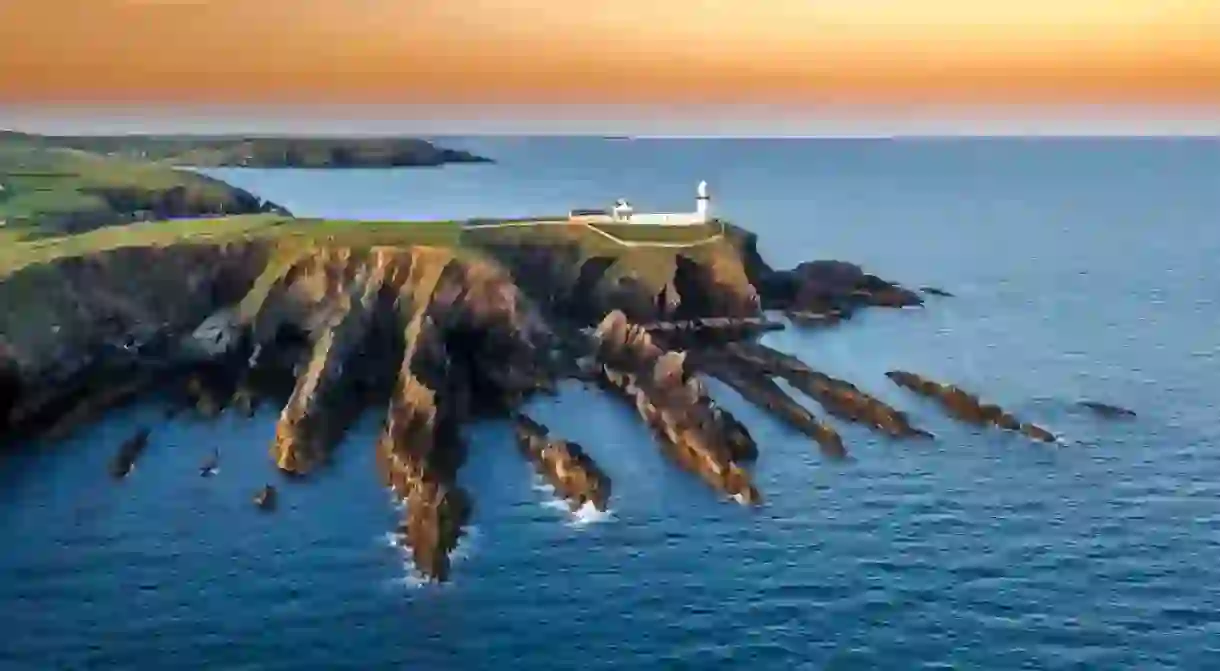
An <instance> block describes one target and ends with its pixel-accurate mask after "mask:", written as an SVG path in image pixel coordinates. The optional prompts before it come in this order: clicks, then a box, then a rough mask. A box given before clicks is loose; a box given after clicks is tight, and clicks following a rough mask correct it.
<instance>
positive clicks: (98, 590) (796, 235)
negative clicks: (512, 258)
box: [0, 138, 1220, 671]
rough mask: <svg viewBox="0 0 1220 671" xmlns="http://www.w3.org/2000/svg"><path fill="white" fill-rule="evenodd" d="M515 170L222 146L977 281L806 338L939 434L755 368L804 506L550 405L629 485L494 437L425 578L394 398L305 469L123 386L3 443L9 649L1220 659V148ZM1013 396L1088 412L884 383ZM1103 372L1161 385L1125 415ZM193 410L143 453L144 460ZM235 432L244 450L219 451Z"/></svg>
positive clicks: (577, 660) (261, 182) (882, 270)
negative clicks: (547, 474) (262, 507)
mask: <svg viewBox="0 0 1220 671" xmlns="http://www.w3.org/2000/svg"><path fill="white" fill-rule="evenodd" d="M447 143H448V144H450V145H456V146H460V147H463V148H469V149H472V150H475V151H480V152H483V153H485V154H487V155H490V156H493V157H495V158H496V159H498V160H499V163H498V164H496V165H472V166H452V167H447V168H444V169H438V170H392V171H361V170H354V171H344V172H335V171H284V172H276V171H244V170H217V171H213V172H214V174H217V175H219V176H221V177H222V178H224V179H226V180H229V181H231V182H233V183H235V184H237V185H239V186H243V187H246V188H249V189H252V190H254V191H255V192H257V193H258V194H260V195H262V196H264V197H267V198H269V199H271V200H274V201H276V202H279V203H281V204H283V205H286V206H287V207H289V208H290V209H292V210H293V211H294V212H295V213H297V214H298V215H316V216H337V217H358V218H395V219H399V218H411V219H415V218H421V219H422V218H462V217H473V216H515V215H521V216H526V215H533V214H547V213H556V212H564V211H566V210H567V209H569V208H572V207H582V206H589V205H601V204H603V203H605V202H607V201H609V200H612V199H613V198H615V197H618V196H627V197H629V198H631V199H632V200H633V202H634V203H635V204H636V205H637V208H639V209H646V208H647V209H652V208H656V209H665V210H672V209H678V208H686V207H688V206H689V205H690V201H691V199H692V198H693V195H694V194H693V192H694V185H695V184H696V183H697V182H698V181H699V180H700V179H707V180H708V181H709V182H710V183H711V185H712V188H713V195H714V198H715V206H716V207H717V208H719V209H720V212H721V213H722V214H724V215H725V216H728V217H730V218H732V219H733V220H734V221H736V222H738V223H740V224H742V225H744V226H746V227H748V228H751V229H753V230H755V231H756V232H758V233H759V234H760V236H761V245H760V246H761V249H762V251H763V253H764V255H765V256H766V257H767V258H768V259H769V260H770V261H771V262H772V263H773V264H774V265H777V266H787V265H791V264H794V263H797V262H799V261H802V260H807V259H813V258H839V259H845V260H852V261H857V262H860V263H862V264H864V265H865V266H867V267H868V268H869V269H870V270H873V271H874V272H877V273H878V274H880V275H882V276H884V277H887V278H891V279H895V280H898V281H901V282H904V283H907V284H910V285H915V286H918V285H925V284H929V285H936V286H940V287H943V288H945V289H948V290H950V291H952V292H954V293H956V294H957V297H956V298H952V299H940V300H930V301H929V304H928V306H927V308H926V309H923V310H901V311H882V310H874V311H868V312H866V313H864V314H863V315H862V316H860V317H859V318H857V319H855V320H853V321H851V322H850V323H847V324H844V325H842V327H840V328H837V329H834V330H827V331H820V332H817V333H808V332H805V333H803V332H799V331H795V330H789V331H784V332H781V333H777V334H773V335H771V336H768V338H767V341H768V342H769V343H770V344H771V345H773V346H775V347H778V348H780V349H783V350H786V351H790V352H793V353H796V354H798V355H800V356H801V357H802V358H804V359H806V360H807V361H809V362H810V363H811V364H813V365H815V366H817V367H819V368H822V369H824V370H826V371H828V372H830V373H832V374H836V375H839V376H841V377H844V378H847V379H849V380H852V381H853V382H855V383H857V384H858V385H860V386H861V387H863V388H865V389H867V390H869V391H871V392H873V393H875V394H877V395H878V396H880V397H882V398H884V399H886V400H888V401H890V402H891V403H893V404H895V405H897V406H899V407H901V408H903V409H907V410H909V411H910V412H911V413H912V414H913V416H914V417H915V419H916V420H917V421H918V423H919V424H920V425H922V426H926V427H928V428H930V429H931V430H933V431H934V432H935V433H936V434H937V436H938V439H937V440H936V441H935V442H932V443H895V442H892V441H889V440H886V439H884V438H881V437H878V436H876V435H874V434H872V433H870V432H868V431H866V430H863V429H860V428H858V427H854V426H842V425H837V426H838V427H839V428H840V430H841V431H842V433H843V435H844V438H845V440H846V441H847V443H848V445H849V448H850V450H851V452H852V454H853V456H854V459H853V460H852V461H850V462H847V463H830V462H827V461H824V460H823V459H822V458H820V457H819V455H818V451H817V449H816V446H814V445H813V444H811V443H810V441H809V440H807V439H805V438H802V437H800V436H797V435H794V434H792V433H791V432H789V431H787V430H786V429H784V428H783V427H782V426H780V425H778V424H776V423H775V422H774V421H772V420H771V419H769V418H768V417H766V416H765V415H763V414H762V413H761V412H759V411H757V410H756V409H754V408H752V407H750V406H748V405H746V404H745V403H744V402H743V401H742V400H741V399H740V398H739V397H737V396H735V395H734V394H733V392H731V391H729V390H727V389H725V388H723V387H720V386H718V385H715V384H713V385H712V386H713V390H714V392H715V393H716V395H717V397H718V398H719V399H721V400H722V402H723V404H724V405H726V406H727V407H729V408H730V409H731V410H733V411H734V412H735V413H736V414H737V415H738V416H739V417H740V418H741V419H743V420H744V421H745V422H747V424H748V425H749V426H750V427H751V430H752V431H753V432H754V434H755V437H756V438H757V439H758V442H759V444H760V447H761V451H762V456H761V458H760V459H759V461H758V463H757V466H756V468H755V476H756V480H757V482H758V485H759V487H760V488H761V489H762V491H763V492H764V494H765V495H766V497H767V503H766V505H765V506H764V507H762V508H761V509H759V510H757V511H750V510H746V509H743V508H740V507H738V506H736V505H733V504H731V503H726V502H724V501H721V500H718V499H717V497H715V496H714V495H713V494H712V493H711V492H710V491H708V490H707V489H706V488H704V487H703V486H702V485H701V484H700V483H699V482H698V481H697V480H695V479H694V478H693V477H691V476H689V475H687V474H685V473H683V472H681V471H679V470H677V469H675V468H673V467H671V466H670V465H669V464H668V463H667V462H665V460H664V459H663V458H662V456H661V455H660V453H659V452H658V450H657V449H656V446H655V444H654V443H653V440H652V438H651V436H650V435H649V433H648V431H647V430H646V429H645V428H644V427H643V426H641V424H640V422H639V421H638V420H637V419H636V418H635V417H634V416H633V414H632V412H631V411H630V410H629V409H628V408H625V407H623V406H621V405H619V404H618V403H617V402H615V401H614V400H613V399H609V398H606V397H604V396H602V395H600V394H598V393H597V392H595V391H591V390H586V389H584V388H582V387H580V386H579V385H574V386H572V387H570V388H568V389H566V390H565V393H564V394H562V395H561V396H560V397H559V398H558V399H546V400H539V401H536V402H535V403H534V404H533V408H532V410H533V412H534V414H535V416H536V417H537V418H538V419H540V420H541V421H543V422H544V423H547V424H549V425H550V426H551V428H552V430H553V431H554V432H556V433H557V434H559V435H562V436H565V437H568V438H571V439H575V440H578V441H580V442H581V443H583V444H584V445H585V446H586V448H587V450H588V451H589V452H590V453H591V454H592V455H593V456H594V457H595V458H596V459H597V460H598V461H599V462H600V463H601V464H602V465H603V467H604V468H605V469H606V470H607V472H608V473H609V474H610V476H611V477H612V478H613V479H614V489H615V494H614V499H613V500H612V509H613V512H612V514H611V515H610V516H608V517H607V518H605V519H595V520H582V519H577V518H573V517H572V516H571V515H570V514H569V513H568V512H566V511H565V510H561V509H557V508H556V507H555V506H553V505H550V504H549V503H548V501H549V496H548V494H547V493H546V492H545V491H544V490H543V488H541V487H539V486H538V485H537V483H536V482H535V481H534V479H533V478H532V477H531V471H530V469H529V468H528V467H527V466H526V465H525V464H524V463H522V461H521V460H520V458H519V457H518V456H517V454H516V453H515V451H514V450H513V449H512V446H511V442H510V435H509V431H508V427H507V426H506V425H505V424H503V423H485V424H480V425H477V426H472V427H470V428H469V430H468V431H467V435H468V438H469V439H470V442H471V445H472V449H471V455H470V460H469V461H468V464H467V465H466V466H465V467H464V470H463V471H462V474H461V477H462V480H463V482H464V484H465V485H466V486H467V487H468V488H469V489H470V491H471V492H472V493H473V495H474V496H475V499H476V500H475V505H476V511H475V516H474V525H475V527H474V531H473V533H472V535H471V537H470V538H468V539H467V540H464V541H463V544H462V546H461V547H460V548H459V553H458V554H459V557H458V560H457V562H456V566H455V571H454V574H455V579H454V581H453V582H452V583H451V584H447V585H443V586H425V585H420V584H419V583H418V582H417V581H415V580H413V579H412V577H411V575H410V572H409V567H407V566H404V559H403V557H402V556H401V554H399V552H398V551H396V550H395V549H393V548H392V547H391V545H390V543H389V542H388V540H387V538H386V532H387V531H388V530H390V529H391V528H392V527H393V525H394V523H395V520H396V516H397V513H396V511H395V509H394V506H393V505H392V504H391V502H390V500H389V497H388V495H387V494H386V493H385V492H384V491H383V490H382V489H381V488H380V487H379V486H378V485H377V478H376V475H375V469H374V466H373V458H372V457H373V455H372V444H373V440H374V437H375V430H376V424H377V422H378V420H379V419H380V413H379V412H377V411H374V412H370V413H369V414H368V415H367V416H366V417H365V419H364V421H363V423H362V424H361V425H360V426H359V427H357V428H356V429H355V430H354V431H352V432H351V434H350V436H349V437H348V438H347V440H346V441H345V442H344V444H343V445H341V446H340V448H339V450H338V452H337V459H336V462H335V464H334V465H333V467H332V468H330V469H328V470H326V471H324V472H321V473H319V474H318V476H317V477H315V478H311V479H308V480H305V481H301V482H291V483H283V484H282V485H281V507H280V510H279V511H277V512H276V513H274V514H270V515H266V514H260V513H258V512H257V511H255V510H254V509H253V507H252V505H251V504H250V497H251V496H252V494H253V493H254V492H255V490H256V489H257V488H258V487H260V486H261V485H262V484H264V483H265V482H279V478H278V476H277V475H276V474H275V473H274V472H273V467H272V465H271V463H270V461H269V459H268V456H267V449H266V448H267V445H268V442H269V440H270V438H271V436H272V434H273V427H274V420H275V414H276V413H275V409H273V408H263V409H262V410H261V411H260V412H259V414H258V416H257V417H256V418H255V419H253V420H246V419H244V418H239V417H236V416H231V415H226V416H224V417H223V418H222V419H220V420H219V421H217V422H214V423H207V422H202V421H196V420H191V419H185V418H183V419H177V420H173V421H163V420H161V410H160V409H159V408H157V407H152V406H149V407H140V408H134V409H131V410H128V411H124V412H121V413H117V414H115V415H114V416H112V417H110V418H108V419H107V420H105V421H104V422H102V423H101V424H100V425H98V426H96V427H95V428H93V429H90V430H88V431H86V432H84V433H82V434H80V435H79V436H77V437H74V438H73V439H71V440H70V441H68V442H66V443H64V444H60V445H56V446H53V447H46V448H44V449H38V450H26V451H23V452H20V453H18V454H15V455H12V456H9V457H6V458H4V459H3V460H0V542H3V545H4V549H3V550H2V551H0V632H2V634H0V668H2V669H4V670H5V671H7V670H8V669H36V670H41V669H53V668H71V669H76V668H82V669H83V668H107V669H109V668H121V669H161V668H218V669H220V668H223V669H294V670H295V669H347V668H350V669H374V668H400V669H429V670H430V669H437V670H446V671H447V670H450V669H453V670H458V669H491V668H513V669H517V668H519V669H530V670H531V671H542V670H545V669H568V668H581V669H637V668H639V669H654V668H656V669H716V668H753V669H785V670H789V669H989V670H990V669H1107V670H1109V669H1139V670H1141V671H1142V670H1151V669H1199V670H1206V669H1216V668H1220V560H1218V558H1220V408H1218V405H1220V403H1217V398H1218V396H1217V395H1218V394H1220V392H1218V391H1217V390H1220V329H1218V328H1217V327H1220V143H1217V142H1214V141H1205V140H1015V139H1007V140H1000V139H992V140H957V141H916V140H904V141H889V142H883V141H812V140H810V141H793V140H773V141H767V140H648V141H635V142H611V141H604V140H600V139H593V138H585V139H573V138H545V139H539V138H457V139H448V140H447ZM892 368H906V369H910V370H914V371H919V372H923V373H926V374H928V375H930V376H932V377H936V378H941V379H945V380H951V381H955V382H958V383H960V384H962V385H963V386H965V387H967V388H970V389H973V390H976V391H978V392H980V393H981V394H982V395H984V396H985V397H987V398H989V399H994V400H996V401H998V402H1000V403H1002V404H1003V405H1005V406H1006V407H1008V408H1010V409H1011V410H1013V411H1014V412H1015V413H1016V414H1017V415H1018V416H1022V417H1026V418H1029V419H1033V420H1036V421H1039V422H1040V423H1043V424H1045V425H1047V426H1049V427H1050V428H1052V429H1053V430H1054V431H1056V432H1057V433H1059V434H1061V435H1063V436H1065V441H1064V444H1063V445H1061V446H1055V447H1047V446H1042V445H1037V444H1033V443H1030V442H1029V441H1026V440H1024V439H1022V438H1020V437H1015V436H1011V435H1006V434H1002V433H998V432H994V431H985V430H976V429H972V428H969V427H964V426H961V425H958V424H954V423H953V422H951V421H949V420H947V419H946V418H945V417H944V416H943V415H941V414H940V413H939V412H938V411H937V410H936V409H935V408H933V407H931V406H930V405H928V404H926V403H923V402H920V401H918V400H917V399H914V398H912V397H911V396H909V395H907V394H906V393H905V392H902V391H901V390H898V389H897V388H895V387H893V386H892V385H891V384H889V383H888V381H887V380H886V379H885V378H884V372H885V371H886V370H889V369H892ZM1080 399H1093V400H1101V401H1106V402H1112V403H1117V404H1119V405H1123V406H1127V407H1130V408H1133V409H1135V410H1137V411H1138V413H1139V417H1138V418H1137V419H1136V420H1134V421H1130V422H1105V421H1102V420H1099V419H1097V418H1095V417H1092V416H1089V415H1087V414H1081V413H1080V412H1078V411H1076V410H1074V409H1073V407H1072V403H1074V402H1075V401H1077V400H1080ZM141 422H150V423H153V424H154V425H155V429H154V431H153V436H152V443H151V445H150V447H149V449H148V451H147V452H146V453H145V455H144V456H143V458H142V459H141V460H140V462H139V464H138V466H137V468H136V470H135V472H134V473H133V474H132V475H131V477H130V478H128V479H127V480H126V481H124V482H122V483H119V484H115V483H112V482H111V481H110V480H109V479H108V478H107V477H106V476H105V465H106V461H107V460H108V459H109V458H110V456H111V455H112V454H113V451H114V449H115V447H116V445H117V443H118V442H119V441H121V440H122V439H123V438H125V437H126V436H127V435H128V434H129V432H130V431H131V429H132V427H133V426H135V425H137V424H139V423H141ZM213 447H219V448H220V450H221V451H222V454H223V459H222V465H221V472H220V473H219V474H218V475H217V476H216V477H214V478H211V479H201V478H199V477H198V476H197V474H196V466H197V465H198V464H199V463H200V462H201V461H203V460H204V459H205V458H206V456H207V455H208V454H210V452H211V450H212V448H213Z"/></svg>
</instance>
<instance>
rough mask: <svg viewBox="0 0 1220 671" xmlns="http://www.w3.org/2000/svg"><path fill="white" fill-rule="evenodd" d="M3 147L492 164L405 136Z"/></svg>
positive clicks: (165, 138)
mask: <svg viewBox="0 0 1220 671" xmlns="http://www.w3.org/2000/svg"><path fill="white" fill-rule="evenodd" d="M0 144H24V145H27V146H34V147H38V148H43V149H75V150H78V151H87V152H91V153H95V154H100V155H104V156H111V157H119V158H127V159H138V160H140V161H147V162H152V163H160V164H164V165H173V166H190V167H199V168H209V167H227V166H232V167H250V168H331V169H333V168H391V167H415V166H439V165H445V164H447V163H488V162H490V159H488V158H485V157H482V156H476V155H474V154H471V153H470V152H466V151H461V150H456V149H448V148H445V147H438V146H436V145H434V144H432V143H431V142H428V141H427V140H421V139H418V138H403V137H289V136H232V135H112V136H89V135H82V136H43V135H29V134H25V133H16V132H11V131H8V132H0Z"/></svg>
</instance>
